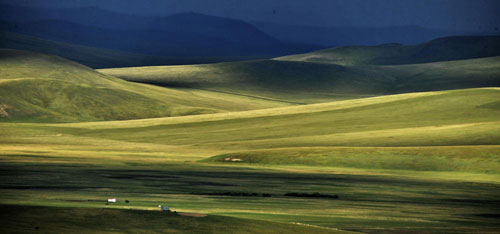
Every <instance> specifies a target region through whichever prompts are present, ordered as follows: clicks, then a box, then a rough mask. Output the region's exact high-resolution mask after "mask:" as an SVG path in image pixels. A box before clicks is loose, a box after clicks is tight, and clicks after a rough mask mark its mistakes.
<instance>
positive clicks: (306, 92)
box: [100, 57, 500, 103]
mask: <svg viewBox="0 0 500 234" xmlns="http://www.w3.org/2000/svg"><path fill="white" fill-rule="evenodd" d="M100 71H101V72H103V73H105V74H109V75H113V76H116V77H120V78H123V79H125V80H128V81H134V82H143V83H150V84H157V85H161V86H166V87H193V88H198V89H206V90H214V91H220V92H226V93H235V94H241V95H249V96H258V97H267V98H270V99H275V100H276V99H277V100H283V101H290V102H296V103H315V102H327V101H333V100H341V99H352V98H362V97H367V96H375V95H385V94H395V93H409V92H418V91H434V90H447V89H463V88H475V87H491V86H500V57H489V58H479V59H468V60H459V61H447V62H435V63H425V64H413V65H402V66H371V65H370V66H368V65H362V66H358V65H356V66H351V65H349V66H340V65H335V64H320V63H308V62H296V61H276V60H260V61H248V62H231V63H220V64H208V65H189V66H155V67H134V68H117V69H103V70H100Z"/></svg>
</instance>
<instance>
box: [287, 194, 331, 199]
mask: <svg viewBox="0 0 500 234" xmlns="http://www.w3.org/2000/svg"><path fill="white" fill-rule="evenodd" d="M284 196H287V197H312V198H330V199H339V196H338V195H330V194H321V193H318V192H315V193H285V194H284Z"/></svg>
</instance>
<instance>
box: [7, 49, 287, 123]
mask: <svg viewBox="0 0 500 234" xmlns="http://www.w3.org/2000/svg"><path fill="white" fill-rule="evenodd" d="M0 56H1V59H0V68H1V70H0V73H1V80H0V90H1V92H0V103H1V104H2V113H3V114H2V121H6V120H7V121H76V120H80V121H89V120H116V119H137V118H151V117H164V116H178V115H190V114H200V113H214V112H220V111H225V110H245V109H255V108H261V107H274V106H282V105H284V104H281V103H275V102H272V101H266V100H259V99H258V100H255V102H253V103H248V99H247V98H240V97H233V96H231V95H224V94H218V93H210V92H203V91H194V92H191V91H178V90H171V89H166V88H159V87H154V86H150V85H149V86H148V85H141V84H134V83H129V82H126V81H123V80H121V79H118V78H115V77H112V76H109V75H104V74H101V73H98V72H96V71H94V70H93V69H91V68H88V67H85V66H83V65H80V64H78V63H75V62H72V61H69V60H66V59H63V58H61V57H57V56H49V55H43V54H37V53H31V52H24V51H17V50H8V49H2V50H1V51H0Z"/></svg>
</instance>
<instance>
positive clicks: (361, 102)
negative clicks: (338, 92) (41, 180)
mask: <svg viewBox="0 0 500 234" xmlns="http://www.w3.org/2000/svg"><path fill="white" fill-rule="evenodd" d="M475 89H495V90H500V88H474V89H459V90H447V91H433V92H415V93H405V94H394V95H386V96H378V97H370V98H360V99H353V100H344V101H335V102H327V103H316V104H309V105H301V106H291V107H278V108H269V109H261V110H250V111H238V112H228V113H215V114H204V115H195V116H176V117H163V118H149V119H135V120H127V121H119V120H118V121H106V122H85V123H57V124H51V125H55V126H61V127H78V128H87V129H106V128H135V127H149V126H157V125H172V124H179V123H195V122H208V121H220V120H227V119H245V118H256V117H264V116H277V115H286V114H302V113H316V112H322V111H332V110H342V109H350V108H355V107H361V106H369V105H373V104H380V103H390V102H395V101H400V100H407V99H411V98H419V97H428V96H436V95H442V94H446V93H449V92H455V91H460V90H475ZM384 99H389V100H384ZM374 100H375V101H378V100H380V102H374ZM346 104H351V105H350V106H347V107H346V106H345V105H346ZM325 108H328V109H325ZM249 114H255V115H252V116H248V115H249Z"/></svg>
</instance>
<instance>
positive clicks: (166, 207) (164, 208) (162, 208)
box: [158, 205, 170, 211]
mask: <svg viewBox="0 0 500 234" xmlns="http://www.w3.org/2000/svg"><path fill="white" fill-rule="evenodd" d="M158 207H160V210H161V211H170V208H168V206H162V205H158Z"/></svg>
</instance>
